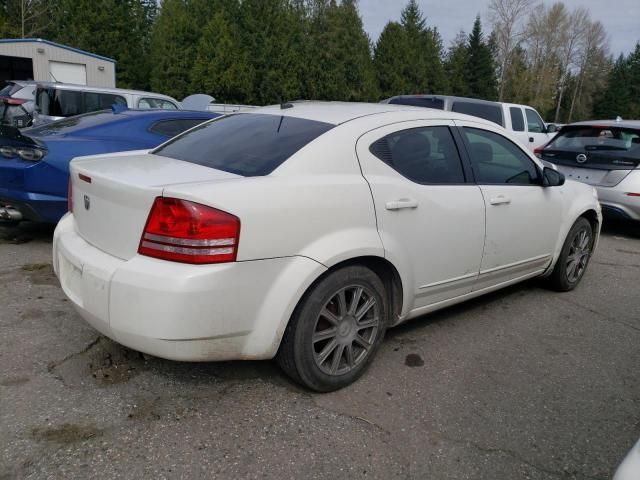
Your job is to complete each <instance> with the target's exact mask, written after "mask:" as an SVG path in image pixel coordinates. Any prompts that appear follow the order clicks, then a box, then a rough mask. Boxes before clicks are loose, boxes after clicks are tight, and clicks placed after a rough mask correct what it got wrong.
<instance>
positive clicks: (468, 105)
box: [451, 102, 503, 125]
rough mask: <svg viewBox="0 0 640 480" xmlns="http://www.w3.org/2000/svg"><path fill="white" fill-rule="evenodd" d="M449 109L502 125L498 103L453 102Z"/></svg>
mask: <svg viewBox="0 0 640 480" xmlns="http://www.w3.org/2000/svg"><path fill="white" fill-rule="evenodd" d="M451 110H453V111H454V112H458V113H465V114H467V115H473V116H474V117H479V118H484V119H485V120H489V121H490V122H493V123H497V124H498V125H503V123H502V109H501V108H500V106H498V105H487V104H485V103H475V102H453V105H452V107H451Z"/></svg>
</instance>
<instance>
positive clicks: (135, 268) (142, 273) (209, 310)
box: [53, 215, 325, 361]
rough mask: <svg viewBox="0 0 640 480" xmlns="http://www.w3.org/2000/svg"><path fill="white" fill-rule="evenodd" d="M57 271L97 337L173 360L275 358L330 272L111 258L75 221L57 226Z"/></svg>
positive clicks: (299, 263)
mask: <svg viewBox="0 0 640 480" xmlns="http://www.w3.org/2000/svg"><path fill="white" fill-rule="evenodd" d="M53 264H54V270H55V272H56V275H57V276H58V278H59V280H60V284H61V286H62V289H63V290H64V292H65V294H66V295H67V297H68V298H69V299H70V300H71V302H72V303H73V305H74V306H75V308H76V310H77V311H78V313H79V314H80V315H81V316H82V317H83V318H84V319H85V320H86V321H87V322H88V323H89V324H91V325H92V326H93V327H94V328H95V329H96V330H98V331H99V332H101V333H102V334H104V335H106V336H107V337H109V338H111V339H113V340H115V341H116V342H119V343H121V344H123V345H125V346H127V347H130V348H133V349H135V350H139V351H142V352H145V353H148V354H150V355H155V356H158V357H162V358H167V359H172V360H186V361H209V360H236V359H266V358H272V357H273V356H274V355H275V353H276V352H277V349H278V346H279V344H280V339H281V337H282V333H283V332H284V328H285V327H286V323H287V322H288V319H289V318H290V316H291V313H292V312H293V309H294V308H295V305H296V303H297V301H298V299H299V298H300V297H301V296H302V293H303V292H304V290H306V287H307V286H308V285H309V284H310V283H311V282H312V281H313V279H315V278H316V277H317V276H318V275H319V274H320V273H322V272H323V271H324V270H325V267H323V266H322V265H321V264H319V263H317V262H315V261H313V260H311V259H308V258H305V257H285V258H276V259H268V260H256V261H247V262H235V263H227V264H219V265H184V264H179V263H174V262H167V261H163V260H157V259H153V258H148V257H144V256H139V255H136V256H134V257H133V258H131V259H130V260H122V259H119V258H116V257H114V256H111V255H109V254H107V253H105V252H103V251H102V250H99V249H98V248H96V247H94V246H92V245H91V244H89V243H87V242H86V241H85V240H84V239H83V238H82V237H80V236H79V235H78V234H77V232H76V230H75V221H74V218H73V216H72V215H67V216H65V217H64V218H63V219H62V220H61V221H60V223H59V224H58V226H57V228H56V231H55V234H54V243H53Z"/></svg>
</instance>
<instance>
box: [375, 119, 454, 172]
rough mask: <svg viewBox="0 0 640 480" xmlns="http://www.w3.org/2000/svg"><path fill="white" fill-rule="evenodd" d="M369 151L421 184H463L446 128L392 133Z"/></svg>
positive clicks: (425, 128)
mask: <svg viewBox="0 0 640 480" xmlns="http://www.w3.org/2000/svg"><path fill="white" fill-rule="evenodd" d="M369 151H370V152H371V153H372V154H373V155H375V156H376V157H378V158H379V159H380V160H382V161H383V162H384V163H386V164H387V165H389V166H390V167H391V168H393V169H394V170H395V171H396V172H398V173H399V174H401V175H402V176H404V177H406V178H408V179H409V180H411V181H413V182H416V183H421V184H451V183H464V181H465V179H464V173H463V171H462V163H461V161H460V155H459V154H458V149H457V148H456V144H455V142H454V140H453V136H452V135H451V131H450V130H449V128H448V127H421V128H412V129H408V130H401V131H399V132H394V133H392V134H389V135H387V136H386V137H383V138H381V139H380V140H378V141H376V142H374V143H373V144H372V145H371V147H369Z"/></svg>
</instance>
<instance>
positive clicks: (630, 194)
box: [627, 192, 640, 197]
mask: <svg viewBox="0 0 640 480" xmlns="http://www.w3.org/2000/svg"><path fill="white" fill-rule="evenodd" d="M627 195H628V196H629V197H640V193H635V192H629V193H627Z"/></svg>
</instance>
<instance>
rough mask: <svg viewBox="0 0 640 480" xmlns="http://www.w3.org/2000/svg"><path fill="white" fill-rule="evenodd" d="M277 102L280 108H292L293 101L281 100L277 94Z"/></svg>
mask: <svg viewBox="0 0 640 480" xmlns="http://www.w3.org/2000/svg"><path fill="white" fill-rule="evenodd" d="M278 103H279V104H280V110H286V109H288V108H293V103H290V102H287V101H286V100H283V99H282V97H281V96H280V95H278Z"/></svg>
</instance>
